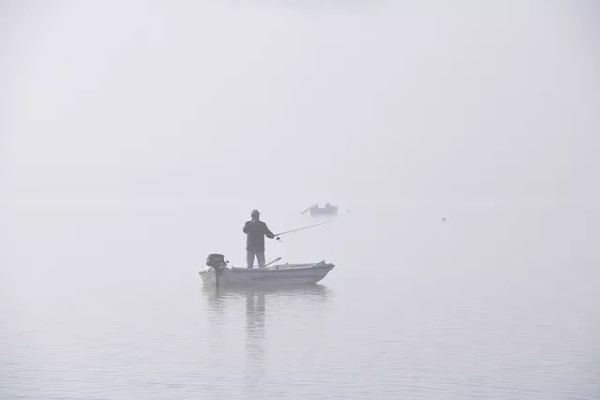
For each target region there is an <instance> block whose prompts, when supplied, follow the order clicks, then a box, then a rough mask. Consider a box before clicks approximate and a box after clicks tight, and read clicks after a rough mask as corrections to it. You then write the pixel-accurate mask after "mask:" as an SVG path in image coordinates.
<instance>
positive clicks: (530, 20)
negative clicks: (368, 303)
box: [1, 1, 599, 205]
mask: <svg viewBox="0 0 600 400" xmlns="http://www.w3.org/2000/svg"><path fill="white" fill-rule="evenodd" d="M352 3H354V4H353V6H352V7H348V6H346V5H343V4H342V3H341V2H317V1H313V2H308V3H304V4H303V5H298V4H295V3H294V2H291V1H281V2H267V1H264V2H251V3H243V2H231V3H230V4H228V5H211V4H209V3H200V4H193V3H191V2H176V3H167V2H142V1H139V2H136V1H129V2H119V3H117V2H110V1H109V2H86V3H80V2H65V1H62V2H60V1H59V2H52V3H51V4H50V3H43V2H17V1H13V2H5V3H4V5H3V8H2V47H1V49H2V60H3V63H2V65H3V70H2V83H3V87H4V90H2V93H3V94H2V100H3V104H4V105H5V106H4V107H3V110H4V111H3V113H4V114H5V117H4V118H3V122H2V132H3V133H2V137H3V146H2V148H3V157H2V158H3V159H4V160H5V164H4V165H6V171H7V173H6V179H7V182H8V185H3V187H5V188H8V199H10V201H9V202H10V203H11V204H13V205H23V204H24V203H28V202H32V201H33V202H36V203H37V204H40V203H41V204H45V205H47V204H50V203H52V204H63V203H64V202H65V201H67V202H70V201H75V202H78V203H90V202H91V203H93V204H98V203H100V204H105V203H106V202H108V203H110V204H113V203H115V202H116V203H119V204H122V203H123V202H125V203H128V202H129V203H133V204H136V203H138V202H140V201H141V202H176V203H177V202H181V201H183V202H194V203H198V202H202V201H205V200H207V199H219V200H221V199H222V198H224V197H226V198H228V197H236V198H241V197H243V198H244V203H247V204H248V205H250V204H258V205H260V204H261V203H265V204H266V203H268V202H269V201H271V200H270V199H273V198H274V197H279V196H283V197H285V199H286V200H285V201H290V199H294V198H296V196H309V197H314V198H320V197H323V196H329V197H335V198H340V199H346V198H366V197H368V198H370V199H372V200H373V201H381V200H384V201H385V200H386V199H390V198H393V199H401V198H407V199H417V200H425V199H430V198H438V197H459V198H463V199H464V198H477V197H487V198H496V199H499V198H501V199H506V198H508V199H524V198H526V199H531V198H535V199H536V200H540V199H541V200H547V199H553V200H555V199H558V200H572V199H581V198H586V197H589V196H590V195H596V193H594V190H595V188H594V186H596V185H593V184H590V183H591V182H590V179H593V178H592V177H591V176H589V174H590V171H593V170H594V169H597V165H596V161H595V160H594V157H593V154H592V149H594V148H595V145H597V138H596V137H595V135H594V133H595V131H594V129H595V128H597V126H598V116H597V113H595V111H597V105H598V104H599V103H598V97H599V95H598V88H599V86H598V74H597V71H598V70H599V68H598V67H599V65H598V39H597V36H594V34H595V33H597V29H596V30H594V29H595V28H594V27H593V24H594V22H597V19H596V20H592V19H591V18H590V17H589V15H588V13H589V12H590V11H591V6H585V3H582V2H580V3H573V4H566V3H564V2H547V1H539V2H535V1H533V2H532V1H529V2H496V4H488V5H486V6H485V7H483V6H477V4H478V3H476V2H468V1H464V2H460V3H458V4H454V5H452V6H450V5H446V6H441V5H437V6H434V5H433V3H431V4H428V5H426V4H422V5H418V4H417V3H416V2H407V3H405V5H395V6H392V5H390V4H387V5H386V4H384V3H381V4H376V5H374V6H366V5H362V6H359V4H358V3H359V2H352ZM375 3H377V2H375ZM577 4H579V6H576V5H577ZM589 4H592V3H591V2H590V3H589ZM329 197H328V198H329ZM282 201H283V200H282ZM299 203H301V202H299ZM309 203H310V201H309ZM302 204H304V203H302Z"/></svg>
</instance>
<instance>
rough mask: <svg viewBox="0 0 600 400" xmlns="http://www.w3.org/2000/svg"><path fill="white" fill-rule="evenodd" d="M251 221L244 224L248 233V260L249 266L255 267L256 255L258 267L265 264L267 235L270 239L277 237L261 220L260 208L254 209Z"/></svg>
mask: <svg viewBox="0 0 600 400" xmlns="http://www.w3.org/2000/svg"><path fill="white" fill-rule="evenodd" d="M250 216H251V217H252V220H251V221H246V223H245V224H244V229H243V231H244V233H245V234H246V262H247V263H248V268H254V257H256V259H257V260H258V268H264V266H265V236H266V237H268V238H269V239H273V238H275V235H274V234H273V232H271V231H270V230H269V228H268V227H267V224H265V223H264V222H263V221H261V220H260V213H259V212H258V210H253V211H252V214H250Z"/></svg>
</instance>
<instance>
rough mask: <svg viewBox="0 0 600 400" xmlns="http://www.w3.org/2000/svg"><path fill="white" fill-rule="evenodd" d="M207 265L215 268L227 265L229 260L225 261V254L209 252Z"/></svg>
mask: <svg viewBox="0 0 600 400" xmlns="http://www.w3.org/2000/svg"><path fill="white" fill-rule="evenodd" d="M206 265H208V266H209V267H213V268H222V267H225V266H226V265H227V261H225V256H224V255H223V254H209V255H208V257H206Z"/></svg>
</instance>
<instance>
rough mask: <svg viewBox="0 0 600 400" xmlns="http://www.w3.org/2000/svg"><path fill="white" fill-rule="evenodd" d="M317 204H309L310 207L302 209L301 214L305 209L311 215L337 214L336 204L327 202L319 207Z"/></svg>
mask: <svg viewBox="0 0 600 400" xmlns="http://www.w3.org/2000/svg"><path fill="white" fill-rule="evenodd" d="M317 204H318V203H317ZM317 204H315V205H313V206H311V207H310V208H307V209H306V210H304V211H303V212H302V214H304V213H305V212H307V211H309V212H310V214H311V215H336V214H337V211H338V208H337V206H334V205H331V204H329V203H327V204H325V206H324V207H319V206H318V205H317Z"/></svg>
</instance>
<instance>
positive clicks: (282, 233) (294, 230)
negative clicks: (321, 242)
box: [275, 222, 325, 236]
mask: <svg viewBox="0 0 600 400" xmlns="http://www.w3.org/2000/svg"><path fill="white" fill-rule="evenodd" d="M324 223H325V222H319V223H318V224H314V225H309V226H304V227H302V228H297V229H292V230H291V231H285V232H281V233H277V234H276V235H275V236H281V235H285V234H287V233H292V232H298V231H301V230H303V229H308V228H314V227H315V226H319V225H323V224H324Z"/></svg>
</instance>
